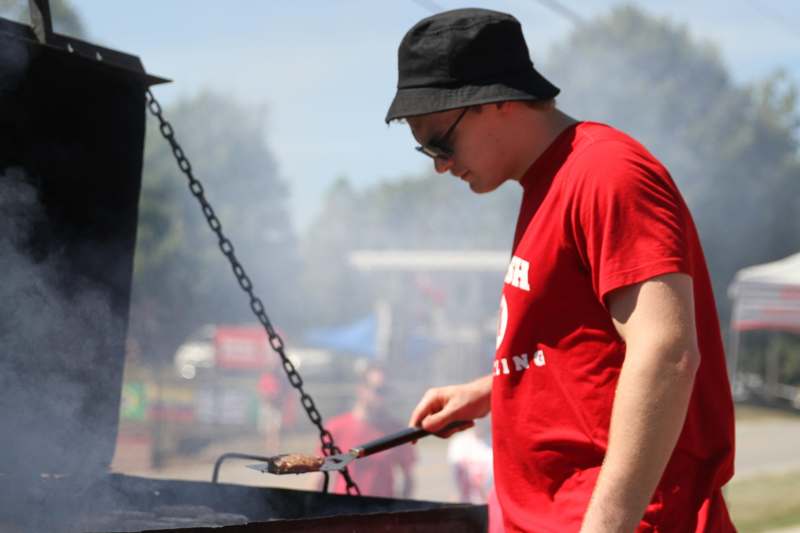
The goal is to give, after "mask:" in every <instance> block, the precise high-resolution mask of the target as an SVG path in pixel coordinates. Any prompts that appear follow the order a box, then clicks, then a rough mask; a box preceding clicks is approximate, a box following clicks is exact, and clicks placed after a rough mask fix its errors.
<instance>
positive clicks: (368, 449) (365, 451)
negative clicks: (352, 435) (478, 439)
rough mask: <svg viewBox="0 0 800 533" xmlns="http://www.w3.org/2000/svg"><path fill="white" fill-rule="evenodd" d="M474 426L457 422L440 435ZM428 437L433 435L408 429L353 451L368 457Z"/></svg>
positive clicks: (470, 423)
mask: <svg viewBox="0 0 800 533" xmlns="http://www.w3.org/2000/svg"><path fill="white" fill-rule="evenodd" d="M472 424H473V423H472V422H470V421H468V420H457V421H455V422H451V423H449V424H448V425H447V426H445V427H444V428H443V429H442V430H441V431H440V433H447V432H448V431H452V430H454V429H466V428H468V427H471V426H472ZM428 435H431V433H429V432H427V431H425V430H424V429H422V428H406V429H404V430H402V431H398V432H397V433H392V434H390V435H386V436H384V437H380V438H377V439H375V440H373V441H370V442H368V443H366V444H362V445H361V446H358V447H356V448H353V450H354V451H356V452H357V457H366V456H367V455H372V454H373V453H378V452H382V451H384V450H388V449H389V448H394V447H395V446H399V445H401V444H405V443H407V442H411V441H415V440H417V439H420V438H422V437H427V436H428Z"/></svg>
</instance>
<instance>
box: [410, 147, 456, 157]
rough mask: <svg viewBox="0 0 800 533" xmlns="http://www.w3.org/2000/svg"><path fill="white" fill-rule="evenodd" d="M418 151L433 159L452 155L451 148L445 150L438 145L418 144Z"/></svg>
mask: <svg viewBox="0 0 800 533" xmlns="http://www.w3.org/2000/svg"><path fill="white" fill-rule="evenodd" d="M417 151H419V152H422V153H423V154H425V155H427V156H428V157H431V158H433V159H448V158H449V157H450V151H449V150H443V149H442V148H439V147H437V146H417Z"/></svg>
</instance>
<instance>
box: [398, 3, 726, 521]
mask: <svg viewBox="0 0 800 533" xmlns="http://www.w3.org/2000/svg"><path fill="white" fill-rule="evenodd" d="M398 55H399V82H398V90H397V93H396V96H395V98H394V101H393V102H392V104H391V107H390V109H389V112H388V115H387V117H386V121H387V122H390V121H392V120H397V119H404V120H405V121H407V123H408V124H409V126H410V128H411V132H412V134H413V135H414V137H415V138H416V139H417V141H418V142H419V143H420V146H419V147H418V148H417V149H418V150H419V151H421V152H423V153H424V154H426V155H428V156H430V157H432V158H433V160H434V161H433V164H434V166H435V168H436V170H437V171H438V172H440V173H444V172H450V173H451V174H453V175H454V176H457V177H459V178H461V179H462V180H464V181H465V182H466V183H467V184H468V185H469V187H470V188H471V189H472V190H473V191H475V192H477V193H484V192H489V191H492V190H494V189H496V188H497V187H499V186H500V185H501V184H502V183H504V182H505V181H508V180H513V181H518V182H519V183H520V184H521V186H522V188H523V199H522V205H521V208H520V213H519V218H518V223H517V229H516V234H515V238H514V248H513V252H512V258H511V262H510V265H509V270H508V274H507V275H506V278H505V285H504V288H503V294H502V298H501V305H500V316H499V319H498V336H497V352H496V356H495V362H494V372H493V373H492V374H491V375H489V376H486V377H484V378H481V379H478V380H476V381H474V382H471V383H466V384H461V385H454V386H450V387H442V388H436V389H432V390H429V391H428V392H427V393H426V394H425V395H424V397H423V398H422V400H421V401H420V403H419V404H418V406H417V407H416V409H415V410H414V412H413V413H412V415H411V419H410V422H409V423H410V425H412V426H422V427H424V428H425V429H427V430H428V431H432V432H437V431H438V430H440V429H441V428H442V427H444V426H445V425H446V424H447V423H448V422H450V421H453V420H458V419H474V418H479V417H482V416H485V415H487V414H488V413H489V411H490V410H491V412H492V419H493V421H492V423H493V431H492V433H493V448H494V463H495V465H494V470H495V482H496V488H497V493H498V497H499V500H500V504H501V507H502V510H503V516H504V520H505V526H506V529H507V530H508V531H535V532H551V531H552V532H559V533H561V532H565V531H584V532H630V531H634V530H636V531H660V532H664V531H670V532H672V531H674V532H681V533H683V532H691V531H704V532H710V531H715V532H716V531H734V528H733V526H732V524H731V522H730V518H729V516H728V513H727V509H726V506H725V502H724V500H723V498H722V494H721V490H720V489H721V487H722V486H723V485H724V484H725V483H726V482H727V481H728V480H729V479H730V478H731V476H732V474H733V405H732V401H731V397H730V389H729V384H728V380H727V373H726V366H725V358H724V353H723V347H722V340H721V336H720V330H719V323H718V319H717V314H716V309H715V307H714V301H713V294H712V291H711V284H710V281H709V277H708V273H707V268H706V265H705V260H704V258H703V253H702V250H701V247H700V243H699V240H698V236H697V231H696V229H695V227H694V224H693V222H692V219H691V216H690V214H689V212H688V210H687V208H686V206H685V204H684V202H683V199H682V198H681V195H680V193H679V192H678V190H677V188H676V187H675V185H674V183H673V181H672V179H671V178H670V176H669V174H668V172H667V170H666V169H665V168H664V167H663V166H662V165H661V164H660V163H659V162H658V161H657V160H656V159H655V158H654V157H653V156H652V155H651V154H650V153H649V152H647V150H646V149H645V148H644V147H642V146H641V145H640V144H638V143H637V142H636V141H635V140H633V139H631V138H630V137H628V136H626V135H625V134H623V133H621V132H619V131H617V130H614V129H613V128H610V127H608V126H605V125H602V124H597V123H591V122H579V121H576V120H575V119H573V118H572V117H570V116H568V115H566V114H565V113H563V112H561V111H560V110H558V109H557V108H556V106H555V100H554V98H555V96H556V95H557V94H558V92H559V89H558V88H556V87H555V86H554V85H553V84H551V83H550V82H549V81H547V80H546V79H545V78H544V77H543V76H542V75H541V74H539V73H538V72H537V71H536V70H535V69H534V68H533V64H532V63H531V61H530V58H529V55H528V50H527V46H526V44H525V41H524V39H523V37H522V33H521V29H520V26H519V23H518V22H517V20H516V19H514V18H513V17H511V16H510V15H506V14H503V13H497V12H494V11H487V10H480V9H465V10H456V11H450V12H445V13H441V14H438V15H435V16H433V17H429V18H427V19H424V20H422V21H421V22H419V23H418V24H416V25H415V26H414V27H413V28H412V29H411V30H410V31H409V32H408V33H407V34H406V36H405V37H404V39H403V41H402V43H401V44H400V48H399V54H398ZM687 90H689V89H688V88H687Z"/></svg>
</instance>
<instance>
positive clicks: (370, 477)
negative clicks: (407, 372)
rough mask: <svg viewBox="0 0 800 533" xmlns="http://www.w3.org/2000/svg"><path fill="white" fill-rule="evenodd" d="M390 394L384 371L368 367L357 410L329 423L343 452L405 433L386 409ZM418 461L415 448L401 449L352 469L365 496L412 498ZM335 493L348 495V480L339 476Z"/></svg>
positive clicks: (358, 463) (370, 458) (352, 465)
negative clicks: (397, 487)
mask: <svg viewBox="0 0 800 533" xmlns="http://www.w3.org/2000/svg"><path fill="white" fill-rule="evenodd" d="M389 392H390V389H389V387H388V386H387V384H386V376H385V374H384V371H383V369H382V367H381V366H379V365H375V364H373V365H370V366H368V367H367V368H366V369H365V370H364V371H363V373H362V379H361V383H360V384H359V386H358V390H357V392H356V402H355V405H353V409H352V410H351V411H348V412H346V413H343V414H341V415H339V416H336V417H334V418H331V420H330V421H329V422H328V423H327V427H328V430H329V431H330V432H331V434H333V438H334V439H335V440H336V444H337V446H339V448H341V449H342V451H347V450H349V449H350V448H353V447H355V446H358V445H360V444H365V443H367V442H369V441H371V440H374V439H377V438H378V437H383V436H385V435H387V434H389V433H394V432H396V431H399V430H401V429H403V427H404V424H403V423H402V422H401V421H399V420H395V419H394V418H393V417H392V416H391V415H390V414H389V413H388V412H387V411H386V409H385V405H386V401H387V397H388V395H389ZM415 460H416V455H415V452H414V448H413V447H412V446H398V447H396V448H392V449H390V450H387V451H384V452H381V453H376V454H375V455H370V456H368V457H364V458H362V459H359V460H358V461H353V462H352V463H350V464H349V465H348V469H349V471H350V475H351V477H352V478H353V480H354V481H355V482H356V483H357V484H358V487H359V489H361V494H362V495H364V496H382V497H385V498H398V497H399V498H409V497H411V492H412V491H413V489H414V481H413V476H412V472H411V470H412V467H413V465H414V462H415ZM395 474H399V475H400V485H401V487H400V490H399V491H398V490H396V486H397V484H396V483H395V479H396V478H395ZM334 492H337V493H340V494H346V493H347V490H346V484H345V480H344V478H343V477H342V476H340V475H336V484H335V486H334Z"/></svg>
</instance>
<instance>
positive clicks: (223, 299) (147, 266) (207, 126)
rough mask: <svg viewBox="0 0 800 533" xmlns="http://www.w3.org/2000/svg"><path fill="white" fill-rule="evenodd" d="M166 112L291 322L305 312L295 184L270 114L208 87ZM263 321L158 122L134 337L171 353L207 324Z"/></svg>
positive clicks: (141, 236)
mask: <svg viewBox="0 0 800 533" xmlns="http://www.w3.org/2000/svg"><path fill="white" fill-rule="evenodd" d="M164 114H165V117H166V118H167V120H169V121H170V122H171V123H172V125H173V126H174V128H175V131H176V137H177V138H178V140H179V142H180V143H181V145H182V147H183V149H184V152H185V153H186V155H187V156H188V158H189V159H190V160H191V162H192V165H193V167H192V168H193V172H194V174H195V176H196V177H197V178H198V179H200V180H201V181H202V182H203V185H204V187H205V193H206V197H207V199H208V200H209V202H210V203H211V204H212V205H213V206H214V208H215V211H216V214H217V216H218V217H219V219H220V221H221V222H222V224H223V229H224V231H225V233H226V234H227V235H228V237H229V238H230V239H231V241H232V242H233V243H234V245H235V246H236V255H237V257H238V258H239V260H240V261H241V262H242V264H243V265H244V266H245V268H246V270H247V272H248V273H249V275H250V277H251V279H252V281H253V283H254V285H255V289H256V292H257V293H258V294H259V295H260V296H261V298H262V299H263V300H264V303H265V305H266V306H267V308H268V311H270V310H271V311H273V312H274V316H273V313H270V317H271V318H272V319H274V320H276V323H277V324H280V325H282V326H284V327H287V322H291V321H292V320H294V319H295V317H294V316H293V314H292V311H291V309H290V308H291V306H292V298H291V295H290V290H291V288H292V286H293V285H294V279H295V278H294V273H295V271H296V270H297V269H298V264H297V256H296V249H295V242H294V235H293V233H292V230H291V227H290V224H289V219H288V215H287V212H286V200H287V194H288V192H287V187H286V185H285V184H284V183H283V182H282V181H281V180H280V179H279V178H278V176H277V167H276V164H275V161H274V159H273V157H272V154H271V153H270V151H269V149H268V148H267V145H266V142H265V137H264V131H263V113H262V114H257V113H256V114H254V113H252V112H251V111H250V110H247V109H244V108H243V107H240V106H238V105H236V104H235V103H231V101H230V99H228V98H226V97H223V96H220V95H215V94H202V95H200V96H198V97H196V98H193V99H190V100H184V101H182V102H179V103H178V104H177V105H175V106H172V107H170V108H168V109H166V110H165V113H164ZM278 313H280V314H278ZM279 319H280V320H279ZM254 321H255V318H254V317H253V315H252V314H251V312H250V309H249V306H248V301H247V299H246V296H245V295H244V293H243V292H242V291H241V289H240V288H239V286H238V284H237V283H236V281H235V278H234V277H233V275H232V273H231V269H230V267H229V265H228V263H227V261H226V260H225V258H224V256H223V255H222V253H221V252H220V250H219V247H218V244H217V240H216V237H215V236H214V234H213V233H212V232H211V230H210V229H209V228H208V226H207V224H206V221H205V218H204V217H203V215H202V213H201V210H200V207H199V205H198V203H197V201H196V200H195V198H194V197H193V196H192V195H191V193H190V192H189V189H188V187H187V181H186V178H185V177H184V176H183V174H182V173H181V172H180V170H179V169H178V167H177V165H176V163H175V160H174V157H173V154H172V151H171V149H170V147H169V145H168V144H167V143H166V141H165V140H164V139H163V138H162V137H161V135H160V133H159V131H158V129H157V124H156V123H155V121H154V120H150V121H149V123H148V131H147V142H146V148H145V165H144V175H143V185H142V196H141V205H140V217H139V230H138V242H137V253H136V265H135V274H134V299H133V307H132V320H131V330H132V334H133V335H134V336H135V337H136V338H137V339H138V340H139V342H140V343H143V344H145V345H146V346H144V351H145V352H149V353H151V354H152V355H154V356H161V357H167V356H169V355H170V354H171V353H172V352H173V351H174V348H175V347H176V346H177V344H178V343H180V342H181V341H182V340H183V339H184V338H185V337H186V336H187V335H189V334H190V333H191V332H192V331H193V330H194V329H196V328H198V327H199V326H201V325H203V324H205V323H228V324H230V323H240V322H254ZM157 351H158V352H159V353H153V352H157Z"/></svg>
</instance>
